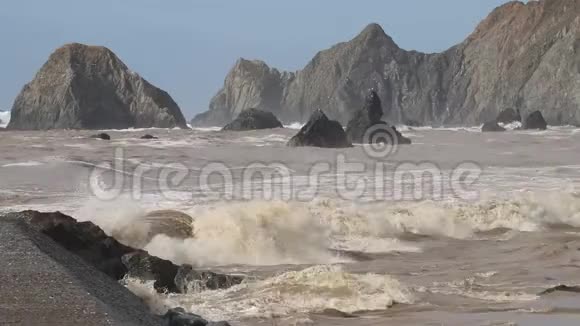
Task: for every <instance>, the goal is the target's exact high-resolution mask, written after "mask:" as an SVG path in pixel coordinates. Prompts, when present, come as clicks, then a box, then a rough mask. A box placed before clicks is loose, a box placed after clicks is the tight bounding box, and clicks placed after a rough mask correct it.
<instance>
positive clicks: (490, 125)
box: [481, 121, 505, 132]
mask: <svg viewBox="0 0 580 326" xmlns="http://www.w3.org/2000/svg"><path fill="white" fill-rule="evenodd" d="M481 131H482V132H500V131H505V128H504V127H502V126H500V125H499V124H498V123H497V121H489V122H486V123H484V124H483V126H482V127H481Z"/></svg>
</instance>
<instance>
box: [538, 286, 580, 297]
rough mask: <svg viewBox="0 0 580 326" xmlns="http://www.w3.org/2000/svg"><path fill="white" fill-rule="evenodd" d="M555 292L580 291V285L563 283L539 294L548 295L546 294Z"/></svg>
mask: <svg viewBox="0 0 580 326" xmlns="http://www.w3.org/2000/svg"><path fill="white" fill-rule="evenodd" d="M554 292H568V293H580V286H570V285H565V284H561V285H557V286H554V287H551V288H549V289H547V290H544V291H542V292H540V293H539V294H538V295H546V294H551V293H554Z"/></svg>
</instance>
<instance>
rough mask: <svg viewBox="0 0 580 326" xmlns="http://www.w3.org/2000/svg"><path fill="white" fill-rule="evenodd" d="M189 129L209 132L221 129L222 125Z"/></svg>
mask: <svg viewBox="0 0 580 326" xmlns="http://www.w3.org/2000/svg"><path fill="white" fill-rule="evenodd" d="M191 129H193V130H197V131H204V132H210V131H220V130H222V127H192V128H191Z"/></svg>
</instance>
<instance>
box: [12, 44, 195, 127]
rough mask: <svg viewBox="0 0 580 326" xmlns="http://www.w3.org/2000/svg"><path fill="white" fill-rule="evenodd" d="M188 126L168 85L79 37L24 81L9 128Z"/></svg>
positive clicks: (13, 109)
mask: <svg viewBox="0 0 580 326" xmlns="http://www.w3.org/2000/svg"><path fill="white" fill-rule="evenodd" d="M130 127H135V128H150V127H158V128H173V127H180V128H187V125H186V121H185V118H184V117H183V114H182V113H181V110H180V109H179V106H178V105H177V104H176V103H175V101H174V100H173V99H172V98H171V96H169V94H167V93H166V92H165V91H163V90H161V89H159V88H157V87H155V86H153V85H151V84H150V83H149V82H147V81H146V80H145V79H143V78H142V77H140V76H139V75H138V74H137V73H135V72H133V71H131V70H130V69H129V68H128V67H127V66H126V65H125V64H124V63H123V62H122V61H121V60H120V59H119V58H118V57H117V56H116V55H115V54H114V53H113V52H112V51H111V50H109V49H107V48H105V47H102V46H87V45H83V44H78V43H73V44H67V45H65V46H63V47H61V48H59V49H57V50H56V51H55V52H54V53H53V54H52V55H51V56H50V58H49V59H48V61H47V62H46V63H45V64H44V66H42V68H41V69H40V71H39V72H38V73H37V74H36V77H35V78H34V80H32V81H31V82H30V83H28V84H27V85H25V86H24V88H23V89H22V91H21V92H20V94H19V95H18V97H17V98H16V100H15V102H14V105H13V107H12V119H11V120H10V123H9V124H8V128H9V129H32V130H37V129H40V130H43V129H124V128H130Z"/></svg>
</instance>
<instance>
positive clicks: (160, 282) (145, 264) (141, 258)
mask: <svg viewBox="0 0 580 326" xmlns="http://www.w3.org/2000/svg"><path fill="white" fill-rule="evenodd" d="M122 261H123V265H125V268H126V269H127V273H126V276H128V277H132V278H136V279H139V280H143V281H154V283H153V287H154V288H155V290H157V291H158V292H160V293H163V292H171V293H179V292H178V289H177V286H176V285H175V275H177V270H178V269H179V266H177V265H174V264H173V263H172V262H170V261H168V260H164V259H161V258H158V257H155V256H151V255H149V254H148V253H147V252H145V251H135V252H132V253H129V254H126V255H124V256H123V257H122Z"/></svg>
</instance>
